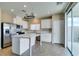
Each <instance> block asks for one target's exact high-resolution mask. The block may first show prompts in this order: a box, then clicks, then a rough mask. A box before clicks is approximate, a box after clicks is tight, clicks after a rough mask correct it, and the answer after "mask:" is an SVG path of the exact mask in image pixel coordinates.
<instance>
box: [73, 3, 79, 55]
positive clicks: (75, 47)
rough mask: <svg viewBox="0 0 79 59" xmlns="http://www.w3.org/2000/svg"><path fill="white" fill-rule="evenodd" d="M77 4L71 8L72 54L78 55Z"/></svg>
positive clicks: (78, 25)
mask: <svg viewBox="0 0 79 59" xmlns="http://www.w3.org/2000/svg"><path fill="white" fill-rule="evenodd" d="M78 9H79V3H78V4H77V5H76V6H75V7H74V8H72V19H73V28H72V54H73V55H76V56H77V55H79V10H78Z"/></svg>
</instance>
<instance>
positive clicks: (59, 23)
mask: <svg viewBox="0 0 79 59" xmlns="http://www.w3.org/2000/svg"><path fill="white" fill-rule="evenodd" d="M64 21H65V20H64V15H54V16H52V43H60V44H65V23H64Z"/></svg>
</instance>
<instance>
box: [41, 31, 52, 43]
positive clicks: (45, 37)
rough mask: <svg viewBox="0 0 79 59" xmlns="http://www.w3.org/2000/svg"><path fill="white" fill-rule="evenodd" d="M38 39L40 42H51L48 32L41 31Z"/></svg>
mask: <svg viewBox="0 0 79 59" xmlns="http://www.w3.org/2000/svg"><path fill="white" fill-rule="evenodd" d="M40 37H41V41H42V42H51V33H50V32H49V31H42V32H41V36H40Z"/></svg>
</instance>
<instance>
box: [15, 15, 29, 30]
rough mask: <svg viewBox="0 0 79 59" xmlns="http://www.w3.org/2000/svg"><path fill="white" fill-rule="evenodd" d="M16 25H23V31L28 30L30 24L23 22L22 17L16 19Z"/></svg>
mask: <svg viewBox="0 0 79 59" xmlns="http://www.w3.org/2000/svg"><path fill="white" fill-rule="evenodd" d="M14 23H15V24H18V25H22V27H23V29H28V22H27V21H24V20H22V18H21V17H19V16H17V17H16V18H14Z"/></svg>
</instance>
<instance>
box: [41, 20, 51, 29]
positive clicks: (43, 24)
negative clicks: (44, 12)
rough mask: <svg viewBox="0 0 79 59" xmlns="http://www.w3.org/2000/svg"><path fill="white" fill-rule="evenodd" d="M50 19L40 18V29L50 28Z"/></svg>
mask: <svg viewBox="0 0 79 59" xmlns="http://www.w3.org/2000/svg"><path fill="white" fill-rule="evenodd" d="M51 21H52V20H51V19H43V20H41V29H50V28H51V27H52V26H51Z"/></svg>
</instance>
